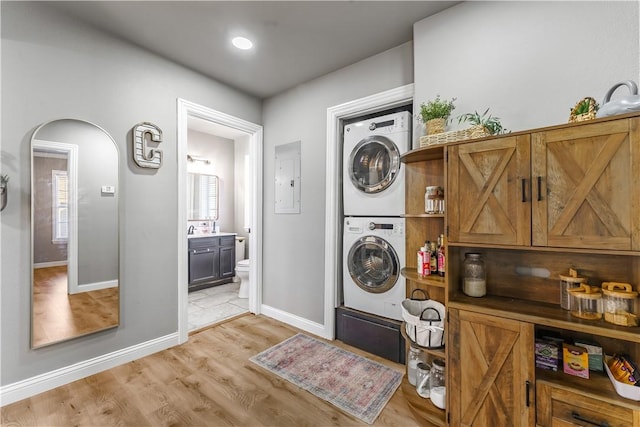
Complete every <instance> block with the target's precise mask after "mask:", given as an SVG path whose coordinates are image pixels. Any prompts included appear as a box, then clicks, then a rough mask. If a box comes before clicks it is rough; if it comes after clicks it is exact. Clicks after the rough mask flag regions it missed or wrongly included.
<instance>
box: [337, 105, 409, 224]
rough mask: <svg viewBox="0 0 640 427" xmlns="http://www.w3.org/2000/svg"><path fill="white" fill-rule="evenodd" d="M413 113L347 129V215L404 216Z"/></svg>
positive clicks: (397, 114) (345, 133)
mask: <svg viewBox="0 0 640 427" xmlns="http://www.w3.org/2000/svg"><path fill="white" fill-rule="evenodd" d="M411 127H412V124H411V114H409V112H408V111H401V112H397V113H392V114H387V115H384V116H379V117H375V118H372V119H366V120H362V121H360V122H357V123H351V124H348V125H346V126H345V127H344V152H343V158H342V163H343V176H342V189H343V191H342V195H343V207H344V216H351V215H355V216H358V215H360V216H396V215H402V214H403V213H404V191H405V190H404V167H402V163H401V162H400V156H401V155H402V154H404V153H405V152H407V151H408V150H409V149H410V147H411Z"/></svg>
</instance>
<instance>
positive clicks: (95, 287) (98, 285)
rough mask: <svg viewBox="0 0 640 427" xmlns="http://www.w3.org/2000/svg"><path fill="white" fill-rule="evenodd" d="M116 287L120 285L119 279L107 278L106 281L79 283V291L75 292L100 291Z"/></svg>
mask: <svg viewBox="0 0 640 427" xmlns="http://www.w3.org/2000/svg"><path fill="white" fill-rule="evenodd" d="M116 287H118V279H115V280H106V281H104V282H94V283H87V284H84V285H78V290H77V292H73V293H74V294H79V293H82V292H89V291H99V290H100V289H107V288H116Z"/></svg>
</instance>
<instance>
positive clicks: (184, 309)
mask: <svg viewBox="0 0 640 427" xmlns="http://www.w3.org/2000/svg"><path fill="white" fill-rule="evenodd" d="M190 129H191V130H192V131H196V132H198V133H203V134H209V135H215V136H216V137H218V138H222V139H228V140H235V138H241V139H242V140H243V141H244V142H246V144H247V145H248V150H247V156H246V162H245V163H244V167H243V169H245V170H246V171H247V172H250V173H249V174H248V175H249V176H247V178H246V180H247V181H248V182H247V184H248V185H247V187H249V188H250V191H249V197H248V205H250V208H249V209H248V211H247V212H246V214H244V212H243V215H242V216H243V218H246V220H243V221H241V222H242V225H240V227H242V228H243V229H246V230H247V233H248V235H247V239H246V240H247V245H248V247H249V250H248V251H247V255H248V259H249V260H250V263H249V289H248V291H249V292H248V294H249V295H248V296H249V298H248V310H249V312H251V313H255V314H259V313H260V305H261V301H262V296H261V289H262V274H261V272H262V267H261V265H262V250H261V248H262V230H261V224H262V191H261V189H262V126H260V125H257V124H254V123H251V122H247V121H245V120H242V119H239V118H237V117H233V116H230V115H228V114H225V113H222V112H220V111H216V110H212V109H210V108H208V107H204V106H201V105H198V104H194V103H192V102H189V101H186V100H183V99H178V159H179V160H178V200H179V205H178V223H179V227H178V230H179V232H178V235H179V254H180V256H179V262H178V264H179V265H178V296H179V310H178V314H179V322H178V324H179V326H178V332H179V335H180V342H186V341H187V339H188V333H189V297H188V287H187V282H188V250H187V229H188V224H189V222H188V221H187V200H188V194H187V193H188V191H187V176H188V169H189V168H188V162H189V160H188V158H187V157H188V155H190V154H191V153H189V152H188V148H189V147H188V138H189V136H188V134H189V130H190ZM191 157H192V158H191V161H192V162H193V156H191ZM221 231H228V230H221ZM223 286H224V285H223Z"/></svg>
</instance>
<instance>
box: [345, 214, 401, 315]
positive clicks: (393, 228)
mask: <svg viewBox="0 0 640 427" xmlns="http://www.w3.org/2000/svg"><path fill="white" fill-rule="evenodd" d="M404 228H405V227H404V218H377V217H376V218H366V217H358V218H354V217H351V218H345V219H344V238H343V259H344V265H343V269H342V270H343V280H342V286H343V293H344V305H345V307H349V308H353V309H355V310H360V311H363V312H366V313H370V314H375V315H378V316H383V317H387V318H391V319H396V320H402V306H401V304H402V300H404V299H405V295H406V290H405V278H404V277H403V276H402V275H401V274H400V269H401V268H402V265H404V260H405V249H404V245H405V242H404Z"/></svg>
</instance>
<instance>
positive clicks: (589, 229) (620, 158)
mask: <svg viewBox="0 0 640 427" xmlns="http://www.w3.org/2000/svg"><path fill="white" fill-rule="evenodd" d="M531 151H532V153H531V156H532V172H531V173H532V178H533V198H532V199H533V200H532V214H533V228H532V239H533V245H534V246H556V247H566V248H585V247H586V248H593V249H612V250H633V251H637V250H640V217H639V216H638V215H633V212H638V208H639V207H640V119H638V118H633V119H620V120H613V121H606V122H600V123H593V124H588V125H582V126H579V127H568V128H564V129H556V130H549V131H546V132H539V133H534V134H532V149H531Z"/></svg>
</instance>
